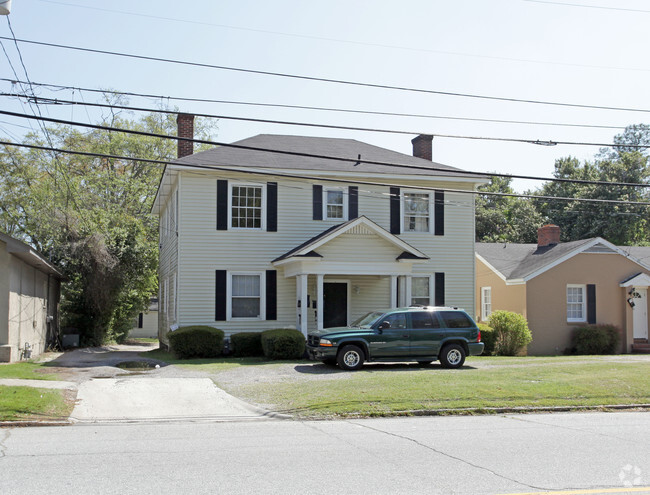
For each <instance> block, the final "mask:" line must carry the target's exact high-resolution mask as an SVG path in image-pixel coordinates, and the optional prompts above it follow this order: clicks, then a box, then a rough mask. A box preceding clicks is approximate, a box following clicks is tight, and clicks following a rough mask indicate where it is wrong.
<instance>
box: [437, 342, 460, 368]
mask: <svg viewBox="0 0 650 495" xmlns="http://www.w3.org/2000/svg"><path fill="white" fill-rule="evenodd" d="M464 362H465V349H463V346H461V345H458V344H448V345H446V346H445V347H443V348H442V352H441V353H440V364H442V367H443V368H460V367H461V366H462V365H463V363H464Z"/></svg>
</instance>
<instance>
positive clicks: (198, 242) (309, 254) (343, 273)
mask: <svg viewBox="0 0 650 495" xmlns="http://www.w3.org/2000/svg"><path fill="white" fill-rule="evenodd" d="M192 118H193V117H192V116H189V115H183V114H181V115H179V119H178V120H179V136H180V137H183V136H185V137H191V136H192ZM431 139H432V138H431V136H418V137H416V138H415V139H413V149H414V154H415V155H418V156H415V157H414V156H410V155H404V154H402V153H398V152H395V151H391V150H388V149H384V148H380V147H377V146H372V145H370V144H366V143H362V142H359V141H356V140H352V139H330V138H319V137H302V136H284V135H258V136H255V137H252V138H248V139H244V140H242V141H238V142H236V143H233V144H232V145H230V146H220V147H217V148H214V149H211V150H208V151H204V152H201V153H197V154H192V148H191V142H189V149H185V145H187V144H188V143H187V142H183V141H180V144H179V157H181V158H179V159H178V160H177V161H176V162H175V164H174V165H168V166H167V167H166V169H165V172H164V175H163V178H162V180H161V183H160V188H159V190H158V194H157V197H156V200H155V204H154V207H153V212H154V213H156V214H158V215H159V218H160V271H159V283H160V297H159V300H160V311H159V336H160V338H161V340H162V341H163V343H164V342H165V340H166V339H165V335H166V333H167V332H168V331H169V330H170V328H176V326H186V325H210V326H213V327H217V328H221V329H223V330H224V331H225V332H226V334H227V335H230V334H232V333H234V332H241V331H261V330H266V329H271V328H279V327H295V328H298V329H300V330H301V331H302V332H303V333H305V334H306V333H307V331H308V330H311V329H317V328H324V327H332V326H339V325H347V324H349V323H351V322H353V321H354V320H355V319H357V318H358V317H360V316H362V315H363V314H365V313H366V312H368V311H372V310H376V309H379V308H388V307H396V306H398V305H399V306H404V305H410V304H412V303H417V304H432V305H433V304H436V305H444V304H447V305H454V306H460V307H464V308H466V309H467V310H468V311H469V312H470V313H473V308H474V305H475V304H474V290H473V287H474V196H473V194H471V192H472V191H474V190H475V187H476V186H477V185H478V184H481V183H484V182H485V180H484V179H483V178H477V177H474V176H470V175H468V174H465V173H464V172H463V171H462V170H459V169H456V168H453V167H449V166H446V165H441V164H437V163H432V162H431V151H432V150H431ZM267 150H271V151H267ZM419 156H421V157H424V158H421V157H419ZM331 157H338V158H341V160H337V159H332V158H331ZM364 161H373V162H383V163H390V164H401V165H402V166H403V167H399V166H387V165H380V164H377V163H374V164H373V163H365V162H364ZM410 167H412V168H410ZM418 167H419V168H418ZM418 187H421V188H422V187H424V188H425V189H418ZM426 188H429V189H426ZM454 190H455V191H458V192H454ZM463 191H465V192H466V193H463ZM468 193H469V194H468Z"/></svg>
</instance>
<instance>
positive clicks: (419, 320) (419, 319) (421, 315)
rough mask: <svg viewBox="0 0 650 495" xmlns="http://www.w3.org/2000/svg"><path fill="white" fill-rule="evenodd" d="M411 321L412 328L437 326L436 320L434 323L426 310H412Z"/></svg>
mask: <svg viewBox="0 0 650 495" xmlns="http://www.w3.org/2000/svg"><path fill="white" fill-rule="evenodd" d="M411 323H412V327H413V328H437V327H438V325H437V320H436V322H435V323H436V324H434V320H433V319H432V318H431V313H429V312H428V311H421V312H420V311H418V312H413V313H411Z"/></svg>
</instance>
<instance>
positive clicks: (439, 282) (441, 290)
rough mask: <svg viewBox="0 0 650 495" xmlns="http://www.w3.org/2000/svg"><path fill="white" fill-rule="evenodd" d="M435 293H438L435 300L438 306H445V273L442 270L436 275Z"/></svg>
mask: <svg viewBox="0 0 650 495" xmlns="http://www.w3.org/2000/svg"><path fill="white" fill-rule="evenodd" d="M434 285H435V289H434V290H435V294H436V300H435V303H434V304H435V305H436V306H444V305H445V274H444V273H442V272H438V273H436V275H435V284H434Z"/></svg>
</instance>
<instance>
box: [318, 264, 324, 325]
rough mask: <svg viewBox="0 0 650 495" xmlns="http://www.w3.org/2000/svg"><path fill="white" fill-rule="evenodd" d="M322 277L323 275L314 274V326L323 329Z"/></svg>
mask: <svg viewBox="0 0 650 495" xmlns="http://www.w3.org/2000/svg"><path fill="white" fill-rule="evenodd" d="M323 279H324V275H316V314H317V315H318V316H317V319H316V326H317V328H318V330H322V329H323V309H324V308H323V305H324V304H323Z"/></svg>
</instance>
